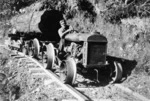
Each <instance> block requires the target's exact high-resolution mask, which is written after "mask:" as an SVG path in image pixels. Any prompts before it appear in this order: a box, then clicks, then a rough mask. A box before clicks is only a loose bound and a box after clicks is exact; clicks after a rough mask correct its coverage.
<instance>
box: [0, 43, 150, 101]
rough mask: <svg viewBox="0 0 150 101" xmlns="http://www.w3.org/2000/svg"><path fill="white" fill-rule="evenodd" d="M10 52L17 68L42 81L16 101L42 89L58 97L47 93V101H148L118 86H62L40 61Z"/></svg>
mask: <svg viewBox="0 0 150 101" xmlns="http://www.w3.org/2000/svg"><path fill="white" fill-rule="evenodd" d="M1 47H5V49H7V50H10V49H9V48H8V47H7V46H6V45H3V46H1ZM10 51H12V53H11V54H10V56H11V58H12V59H13V60H15V61H17V62H16V64H17V65H18V67H19V65H23V64H24V65H26V66H27V67H28V72H29V73H30V76H32V77H33V78H34V79H35V78H42V80H43V81H42V83H41V85H39V86H38V87H36V88H34V89H32V90H31V91H30V92H29V93H26V94H24V95H22V96H21V97H20V98H19V99H18V100H17V101H24V100H31V99H30V98H33V97H31V96H33V95H34V94H36V93H37V92H40V91H42V90H43V91H45V90H44V88H45V89H46V90H47V91H48V92H50V91H49V90H48V89H50V90H52V89H54V91H55V93H58V94H59V95H57V94H56V97H55V94H53V95H51V93H49V94H50V95H49V100H52V101H55V100H56V99H59V97H60V95H61V98H60V99H59V100H60V101H118V100H119V101H131V100H132V101H149V100H148V99H147V98H145V97H143V96H141V95H139V94H137V93H134V92H130V90H129V89H128V88H125V87H122V86H121V85H119V84H117V85H108V86H107V87H104V88H103V87H100V86H97V87H93V86H92V85H91V87H90V86H89V87H88V86H87V85H85V87H80V86H71V85H68V84H64V83H62V81H61V80H60V79H59V78H58V76H57V75H56V74H55V73H53V72H52V71H50V70H46V69H45V67H44V64H42V62H41V61H39V60H36V59H34V58H32V57H31V56H27V55H25V54H24V53H21V52H18V51H16V50H10ZM88 85H90V84H88ZM51 87H52V88H51ZM102 89H103V90H102ZM127 89H128V90H127ZM115 90H116V92H115ZM52 91H53V90H52ZM54 91H53V93H54ZM60 92H61V93H60ZM104 92H105V93H104ZM106 92H107V93H106ZM108 92H109V93H110V92H111V93H110V94H112V95H113V96H112V97H108V95H109V94H108ZM103 93H104V94H103ZM115 93H117V95H116V94H115ZM63 94H65V97H64V96H63ZM97 94H99V95H98V96H99V97H97V96H96V95H97ZM105 94H106V95H105ZM107 94H108V95H107ZM114 94H115V95H114ZM130 94H133V95H130ZM43 96H44V95H43ZM109 96H110V95H109ZM125 96H126V97H127V96H128V99H127V98H126V97H125ZM45 97H46V98H48V97H47V96H44V97H42V98H43V99H44V98H45ZM46 98H45V99H46ZM32 100H33V99H32ZM35 100H37V99H35Z"/></svg>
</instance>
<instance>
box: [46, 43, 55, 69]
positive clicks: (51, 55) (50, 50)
mask: <svg viewBox="0 0 150 101" xmlns="http://www.w3.org/2000/svg"><path fill="white" fill-rule="evenodd" d="M46 50H47V67H46V69H50V70H51V69H52V67H53V66H54V61H55V51H54V46H53V44H51V43H49V44H48V45H47V49H46Z"/></svg>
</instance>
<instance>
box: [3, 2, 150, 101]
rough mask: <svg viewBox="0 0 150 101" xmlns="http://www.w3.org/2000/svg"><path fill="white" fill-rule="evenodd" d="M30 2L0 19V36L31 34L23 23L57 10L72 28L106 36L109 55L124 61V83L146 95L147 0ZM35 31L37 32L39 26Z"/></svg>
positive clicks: (149, 65) (149, 66)
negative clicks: (11, 14)
mask: <svg viewBox="0 0 150 101" xmlns="http://www.w3.org/2000/svg"><path fill="white" fill-rule="evenodd" d="M33 2H34V3H33ZM33 2H32V3H30V6H26V7H25V8H24V7H23V8H22V7H20V9H21V10H22V11H15V14H14V15H13V16H11V17H10V18H9V19H8V20H7V19H1V21H2V22H1V24H0V36H1V37H7V35H8V34H9V33H11V32H10V31H11V29H12V28H18V29H19V30H20V31H23V32H24V33H30V32H29V31H28V30H27V29H26V26H28V24H29V23H31V24H32V25H33V26H34V24H36V23H39V22H38V21H39V20H36V19H39V17H40V16H39V15H38V14H39V13H38V12H44V11H45V10H52V9H53V10H58V11H60V12H61V13H62V14H63V17H64V18H65V19H66V21H67V24H69V25H71V26H72V27H73V28H74V29H75V30H78V31H79V32H85V33H87V32H88V33H91V32H94V31H99V32H100V33H101V34H103V35H104V36H106V38H107V39H108V49H107V52H108V55H110V56H111V57H112V58H115V59H119V61H121V62H122V63H124V65H123V66H124V69H125V70H124V76H127V79H126V80H125V81H124V82H123V84H124V85H126V86H129V88H130V87H131V89H132V90H134V91H137V92H139V93H141V94H143V95H144V96H146V97H148V98H149V95H150V91H149V89H150V88H149V87H150V86H149V87H148V85H149V84H148V83H149V81H150V80H149V75H150V18H149V11H150V8H149V7H148V6H149V5H150V0H142V1H138V0H121V1H118V0H43V1H36V0H35V1H34V0H33ZM2 12H3V11H2ZM35 12H36V13H37V15H36V14H35ZM32 13H34V14H35V16H34V20H35V22H34V21H33V22H30V17H31V16H29V14H31V15H32ZM19 16H22V17H24V18H26V19H28V17H29V19H28V22H29V23H27V24H26V25H25V24H24V23H23V24H20V23H19V24H18V22H17V21H21V20H22V21H24V22H26V20H25V19H18V17H19ZM3 17H5V16H3ZM14 19H15V20H14ZM36 21H37V22H36ZM29 25H30V24H29ZM31 28H32V27H31ZM34 28H35V27H33V29H34ZM35 29H38V28H37V27H36V28H35ZM30 30H32V29H30ZM34 31H35V32H36V31H37V32H38V33H39V29H38V30H34ZM143 78H144V80H143ZM132 84H133V85H132ZM146 84H147V85H146ZM137 87H139V88H137Z"/></svg>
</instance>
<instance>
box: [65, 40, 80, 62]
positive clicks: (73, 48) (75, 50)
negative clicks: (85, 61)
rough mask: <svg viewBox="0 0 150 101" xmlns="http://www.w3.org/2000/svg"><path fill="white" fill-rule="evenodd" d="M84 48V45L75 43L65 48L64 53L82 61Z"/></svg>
mask: <svg viewBox="0 0 150 101" xmlns="http://www.w3.org/2000/svg"><path fill="white" fill-rule="evenodd" d="M82 48H83V43H75V42H70V44H68V45H67V46H65V48H64V51H65V52H66V53H67V54H68V55H69V56H71V57H73V58H75V59H76V60H78V61H80V60H81V59H82Z"/></svg>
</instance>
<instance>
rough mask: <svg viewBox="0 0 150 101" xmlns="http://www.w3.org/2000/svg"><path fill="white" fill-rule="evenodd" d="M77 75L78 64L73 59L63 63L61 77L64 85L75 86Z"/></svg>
mask: <svg viewBox="0 0 150 101" xmlns="http://www.w3.org/2000/svg"><path fill="white" fill-rule="evenodd" d="M76 74H77V67H76V63H75V61H74V59H73V58H68V59H67V60H65V61H62V63H61V65H60V71H59V76H60V80H61V81H62V82H63V83H67V84H74V82H75V79H76Z"/></svg>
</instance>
